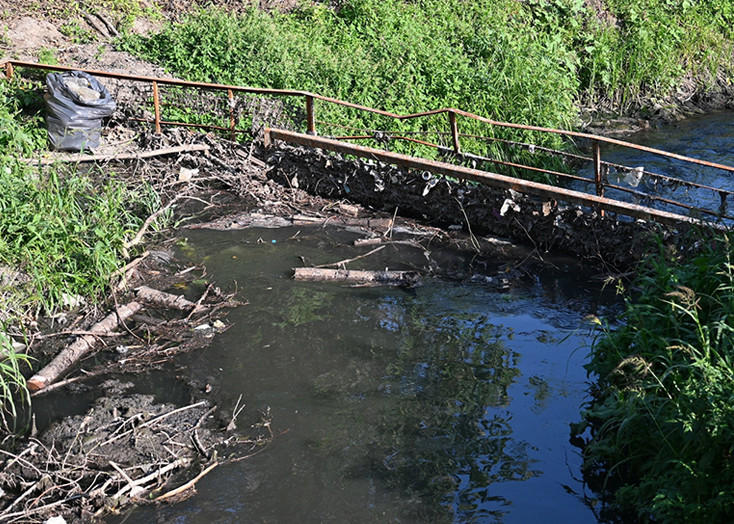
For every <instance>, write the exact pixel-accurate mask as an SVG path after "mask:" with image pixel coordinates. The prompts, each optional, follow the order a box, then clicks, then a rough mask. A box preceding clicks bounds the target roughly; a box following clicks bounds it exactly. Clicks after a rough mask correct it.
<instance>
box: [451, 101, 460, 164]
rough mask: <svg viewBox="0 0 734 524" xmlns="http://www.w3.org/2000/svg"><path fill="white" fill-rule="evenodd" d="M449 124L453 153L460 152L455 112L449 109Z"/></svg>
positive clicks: (458, 153)
mask: <svg viewBox="0 0 734 524" xmlns="http://www.w3.org/2000/svg"><path fill="white" fill-rule="evenodd" d="M449 125H450V126H451V139H452V140H453V142H454V153H456V154H457V155H460V154H461V144H460V143H459V126H458V124H457V123H456V113H455V112H454V111H449Z"/></svg>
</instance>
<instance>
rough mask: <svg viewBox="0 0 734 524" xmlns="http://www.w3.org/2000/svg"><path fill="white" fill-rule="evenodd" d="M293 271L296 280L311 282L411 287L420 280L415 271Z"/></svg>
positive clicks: (315, 269) (320, 269)
mask: <svg viewBox="0 0 734 524" xmlns="http://www.w3.org/2000/svg"><path fill="white" fill-rule="evenodd" d="M294 271H295V275H294V278H295V279H296V280H303V281H311V282H342V283H347V284H372V285H386V286H413V285H415V284H417V283H418V281H419V280H420V275H419V274H418V273H417V272H416V271H357V270H349V269H323V268H317V267H298V268H295V269H294Z"/></svg>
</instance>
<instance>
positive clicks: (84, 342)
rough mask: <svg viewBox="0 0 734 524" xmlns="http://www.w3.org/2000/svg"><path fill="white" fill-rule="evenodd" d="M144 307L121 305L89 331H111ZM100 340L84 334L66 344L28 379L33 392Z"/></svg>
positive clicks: (44, 385)
mask: <svg viewBox="0 0 734 524" xmlns="http://www.w3.org/2000/svg"><path fill="white" fill-rule="evenodd" d="M142 308H143V305H142V304H140V303H138V302H130V303H129V304H127V305H124V306H120V307H118V308H117V311H115V312H114V313H110V314H109V315H107V316H106V317H105V318H103V319H102V320H100V321H99V322H97V323H96V324H95V325H93V326H92V327H91V328H90V329H89V332H90V333H95V334H99V335H103V334H106V333H109V332H110V331H112V330H113V329H115V328H116V327H117V326H119V325H120V324H122V323H123V322H125V321H126V320H127V319H128V318H130V317H131V316H133V315H134V314H135V313H137V312H138V311H140V310H141V309H142ZM98 340H99V337H98V336H95V335H84V336H81V337H79V338H77V339H76V340H75V341H74V342H73V343H71V344H70V345H68V346H66V347H65V348H64V349H63V350H62V351H61V353H59V354H58V355H56V358H54V359H53V360H52V361H51V362H49V363H48V364H47V365H46V367H44V368H43V369H42V370H40V371H39V372H38V373H36V374H35V375H33V376H32V377H31V378H30V379H29V380H28V383H27V385H28V389H29V390H30V391H31V392H35V391H39V390H41V389H43V388H44V387H46V386H48V385H49V384H51V383H52V382H54V381H56V380H57V379H58V378H59V377H61V376H62V375H63V374H64V373H66V372H67V371H68V370H69V369H70V368H71V367H72V366H74V365H75V364H76V363H77V362H79V361H80V360H81V359H82V357H84V356H85V355H86V354H88V353H89V352H90V351H91V350H92V349H93V348H94V346H95V344H96V343H97V341H98Z"/></svg>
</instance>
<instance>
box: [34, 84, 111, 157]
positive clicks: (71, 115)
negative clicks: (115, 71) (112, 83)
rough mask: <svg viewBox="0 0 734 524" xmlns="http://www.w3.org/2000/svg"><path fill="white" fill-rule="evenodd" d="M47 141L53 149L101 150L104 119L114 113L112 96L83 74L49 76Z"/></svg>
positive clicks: (104, 88)
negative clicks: (100, 142)
mask: <svg viewBox="0 0 734 524" xmlns="http://www.w3.org/2000/svg"><path fill="white" fill-rule="evenodd" d="M46 86H47V87H48V93H47V94H46V96H45V99H46V109H47V123H48V138H49V141H50V142H51V148H52V149H58V150H61V151H81V150H82V149H84V150H87V149H94V148H95V147H99V141H100V138H101V135H102V119H103V118H106V117H108V116H110V115H111V114H112V112H113V111H114V110H115V107H116V105H115V101H114V100H113V99H112V95H111V94H110V92H109V91H108V90H107V88H106V87H105V86H103V85H102V84H101V83H100V82H99V81H98V80H97V79H96V78H94V77H93V76H90V75H88V74H87V73H83V72H81V71H71V72H68V73H50V74H48V75H46Z"/></svg>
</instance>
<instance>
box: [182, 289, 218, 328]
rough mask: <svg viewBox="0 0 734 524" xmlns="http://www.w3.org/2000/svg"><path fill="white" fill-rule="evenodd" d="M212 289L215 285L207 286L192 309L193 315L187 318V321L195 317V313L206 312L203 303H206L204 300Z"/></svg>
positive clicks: (190, 314)
mask: <svg viewBox="0 0 734 524" xmlns="http://www.w3.org/2000/svg"><path fill="white" fill-rule="evenodd" d="M212 287H214V284H213V283H211V284H209V285H208V286H206V290H205V291H204V293H203V294H202V295H201V297H200V298H199V300H197V301H196V304H194V307H193V308H192V309H191V313H189V315H188V316H187V317H186V320H191V317H192V316H194V314H195V313H199V312H200V311H202V310H206V309H207V307H206V306H202V305H201V303H202V302H204V299H206V297H207V295H208V294H209V291H211V289H212Z"/></svg>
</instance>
